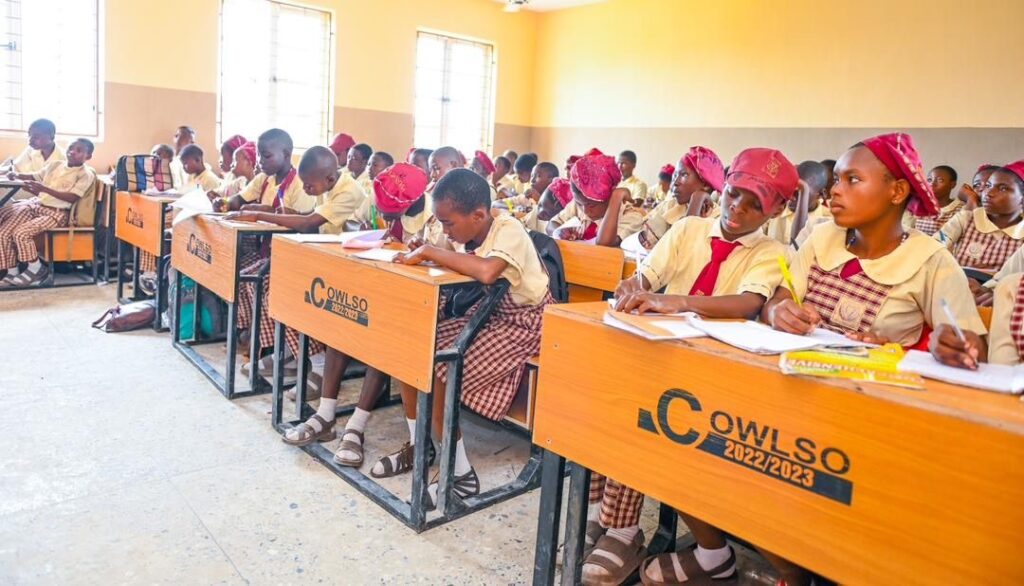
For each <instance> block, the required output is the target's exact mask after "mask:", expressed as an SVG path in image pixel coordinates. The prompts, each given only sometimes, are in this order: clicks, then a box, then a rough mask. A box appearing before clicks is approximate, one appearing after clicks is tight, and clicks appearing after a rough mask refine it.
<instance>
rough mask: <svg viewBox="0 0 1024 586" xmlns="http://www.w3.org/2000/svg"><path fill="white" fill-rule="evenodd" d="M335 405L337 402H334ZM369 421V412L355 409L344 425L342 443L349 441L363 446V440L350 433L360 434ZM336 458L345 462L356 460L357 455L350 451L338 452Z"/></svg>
mask: <svg viewBox="0 0 1024 586" xmlns="http://www.w3.org/2000/svg"><path fill="white" fill-rule="evenodd" d="M335 403H337V400H335ZM369 420H370V412H369V411H365V410H363V409H360V408H359V407H356V410H355V411H353V412H352V416H351V417H349V418H348V423H346V424H345V432H344V433H343V434H342V435H341V439H342V441H344V440H349V441H352V442H355V443H357V444H359V445H363V440H361V439H359V436H358V435H356V434H354V433H349V432H351V431H358V432H360V433H362V431H363V430H364V429H366V422H367V421H369ZM338 456H340V457H341V458H344V459H345V460H356V459H358V458H359V454H357V453H355V452H353V451H352V450H338Z"/></svg>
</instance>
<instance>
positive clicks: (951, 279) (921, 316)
mask: <svg viewBox="0 0 1024 586" xmlns="http://www.w3.org/2000/svg"><path fill="white" fill-rule="evenodd" d="M831 207H832V213H833V214H834V216H835V223H832V224H822V225H820V226H818V227H817V228H816V229H815V230H814V232H813V233H812V234H811V237H810V238H809V239H808V240H807V242H806V243H805V244H804V246H802V247H801V248H800V251H799V252H798V253H797V255H796V256H795V258H794V259H793V262H792V269H791V270H792V273H793V282H794V285H795V291H794V292H792V293H791V292H790V291H789V289H787V288H786V287H780V288H779V290H777V291H776V292H775V296H774V298H773V299H772V300H771V301H770V302H768V304H766V306H765V309H764V311H763V312H762V317H763V319H764V320H765V322H767V323H769V324H771V325H772V326H773V327H774V328H776V329H778V330H782V331H786V332H790V333H794V334H807V333H809V332H811V331H812V330H813V329H814V328H816V327H819V326H820V327H825V328H827V329H830V330H833V331H836V332H840V333H844V334H846V335H848V336H850V337H851V338H854V339H860V340H865V341H869V342H875V343H886V342H894V343H897V344H900V345H902V346H905V347H911V346H920V345H922V344H924V342H925V341H926V340H927V338H928V334H929V332H931V331H932V330H934V329H935V328H936V327H937V326H938V325H939V324H941V323H944V322H945V321H947V318H946V316H945V313H944V312H943V310H942V308H941V304H940V303H939V300H940V299H945V300H946V301H947V302H949V304H950V305H951V306H952V308H953V311H954V313H955V314H956V315H957V316H958V319H959V320H960V325H961V326H962V327H965V328H967V329H971V330H973V331H978V332H983V331H984V326H983V325H982V323H981V318H979V317H978V311H977V309H976V307H975V305H974V303H973V300H972V299H971V297H970V295H969V292H970V289H969V288H968V285H967V277H966V276H965V275H964V272H963V271H962V270H961V269H960V267H958V266H957V264H956V260H955V259H954V258H953V257H952V256H951V255H950V254H949V252H948V251H946V250H945V248H944V247H943V246H942V244H941V243H939V241H938V240H936V239H933V238H930V237H928V236H926V235H924V234H922V233H921V232H918V231H916V230H911V231H907V230H905V229H904V227H903V225H902V217H903V214H904V211H907V210H909V211H910V213H912V214H913V215H915V216H917V217H927V216H934V215H936V214H937V213H938V211H939V207H938V203H937V202H936V199H935V194H934V193H932V190H931V186H929V185H928V183H927V182H926V181H925V176H924V171H923V169H922V168H921V163H920V158H919V156H918V154H917V150H916V149H915V148H914V143H913V141H912V140H911V138H910V136H909V135H907V134H903V133H894V134H884V135H881V136H876V137H873V138H870V139H867V140H865V141H864V142H862V143H858V144H857V145H855V146H854V147H853V148H851V149H849V150H848V151H846V153H844V154H843V156H842V157H841V158H840V159H839V162H838V163H836V184H835V186H834V187H833V188H832V199H831ZM794 294H795V296H796V298H798V299H800V300H801V301H802V304H797V303H796V302H795V301H794V300H793V296H794Z"/></svg>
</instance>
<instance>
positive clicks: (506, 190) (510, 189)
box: [498, 153, 539, 199]
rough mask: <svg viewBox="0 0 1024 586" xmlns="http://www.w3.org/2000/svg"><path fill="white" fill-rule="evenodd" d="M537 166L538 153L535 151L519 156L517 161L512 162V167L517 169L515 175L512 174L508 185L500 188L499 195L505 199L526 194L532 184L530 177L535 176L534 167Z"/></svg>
mask: <svg viewBox="0 0 1024 586" xmlns="http://www.w3.org/2000/svg"><path fill="white" fill-rule="evenodd" d="M536 166H537V155H535V154H533V153H525V154H524V155H523V156H521V157H519V158H517V159H516V162H515V163H513V164H512V168H513V169H515V175H513V176H512V180H511V183H510V184H509V185H508V186H506V187H503V188H502V189H499V190H498V196H499V197H500V198H502V199H504V198H506V197H515V196H517V195H526V190H527V189H528V188H529V186H530V178H531V177H532V176H533V168H534V167H536ZM538 197H539V196H538Z"/></svg>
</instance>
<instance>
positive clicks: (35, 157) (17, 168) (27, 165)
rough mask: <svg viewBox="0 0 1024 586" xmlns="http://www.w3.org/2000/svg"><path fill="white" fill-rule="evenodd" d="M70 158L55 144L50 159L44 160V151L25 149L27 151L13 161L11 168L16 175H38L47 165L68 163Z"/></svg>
mask: <svg viewBox="0 0 1024 586" xmlns="http://www.w3.org/2000/svg"><path fill="white" fill-rule="evenodd" d="M67 160H68V157H67V155H66V154H64V149H62V148H60V145H57V144H55V145H54V147H53V152H52V153H50V157H49V158H48V159H44V158H43V151H39V150H36V149H34V148H32V147H25V150H23V151H21V154H19V155H18V156H17V157H14V160H13V161H11V167H12V168H13V169H14V172H15V173H25V174H28V173H38V172H39V171H42V170H43V167H45V166H46V164H47V163H52V162H54V161H57V162H62V161H67Z"/></svg>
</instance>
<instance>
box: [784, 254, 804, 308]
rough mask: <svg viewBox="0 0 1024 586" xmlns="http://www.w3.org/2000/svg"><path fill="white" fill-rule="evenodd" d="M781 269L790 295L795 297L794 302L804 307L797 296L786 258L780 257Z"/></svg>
mask: <svg viewBox="0 0 1024 586" xmlns="http://www.w3.org/2000/svg"><path fill="white" fill-rule="evenodd" d="M779 268H780V269H781V270H782V280H783V281H785V282H786V286H787V287H789V292H790V294H792V295H793V301H796V305H797V307H803V304H801V303H800V298H799V297H797V296H796V287H795V286H794V285H793V274H792V273H790V272H789V266H788V265H787V264H786V257H784V256H782V255H781V254H780V255H779Z"/></svg>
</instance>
